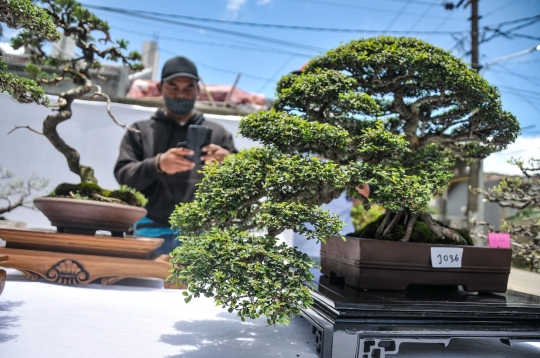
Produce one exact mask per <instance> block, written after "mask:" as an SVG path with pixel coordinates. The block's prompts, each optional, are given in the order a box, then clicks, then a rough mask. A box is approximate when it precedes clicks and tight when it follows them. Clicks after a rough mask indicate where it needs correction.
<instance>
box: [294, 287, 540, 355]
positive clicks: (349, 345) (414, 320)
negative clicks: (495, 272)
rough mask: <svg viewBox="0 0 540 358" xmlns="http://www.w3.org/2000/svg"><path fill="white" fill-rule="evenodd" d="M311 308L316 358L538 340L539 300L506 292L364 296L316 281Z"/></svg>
mask: <svg viewBox="0 0 540 358" xmlns="http://www.w3.org/2000/svg"><path fill="white" fill-rule="evenodd" d="M312 296H313V298H314V300H315V304H314V306H313V307H312V308H310V309H303V310H302V315H303V316H304V317H305V318H306V319H307V320H309V321H310V322H311V324H312V333H313V334H314V335H315V341H316V343H317V353H318V354H319V355H320V356H321V357H322V358H329V357H333V358H348V357H351V358H382V357H385V356H386V355H387V354H396V353H398V351H399V347H400V344H401V343H409V342H410V343H439V344H443V345H445V346H447V345H448V344H449V342H450V340H451V339H452V338H471V339H475V338H477V339H480V338H490V339H500V340H501V341H502V342H503V343H506V344H508V345H511V344H512V343H513V342H534V341H540V296H533V295H529V294H525V293H520V292H515V291H507V292H506V293H505V294H491V293H471V292H465V291H463V290H462V289H461V288H458V287H410V288H409V289H408V290H407V291H406V292H400V291H366V290H358V289H355V288H352V287H349V286H346V285H344V284H343V281H342V280H340V279H339V278H335V277H332V278H329V277H326V276H321V277H319V278H318V282H317V283H316V289H315V290H313V291H312Z"/></svg>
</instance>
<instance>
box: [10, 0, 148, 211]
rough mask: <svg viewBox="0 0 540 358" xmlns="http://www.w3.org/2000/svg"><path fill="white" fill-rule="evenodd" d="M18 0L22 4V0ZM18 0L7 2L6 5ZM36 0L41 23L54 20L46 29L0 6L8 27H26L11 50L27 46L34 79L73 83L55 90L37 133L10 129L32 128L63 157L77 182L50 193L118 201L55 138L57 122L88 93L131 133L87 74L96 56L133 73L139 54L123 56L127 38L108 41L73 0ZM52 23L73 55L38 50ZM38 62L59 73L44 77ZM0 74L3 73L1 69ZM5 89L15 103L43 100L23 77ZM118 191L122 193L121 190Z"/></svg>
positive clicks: (95, 66)
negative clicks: (50, 111)
mask: <svg viewBox="0 0 540 358" xmlns="http://www.w3.org/2000/svg"><path fill="white" fill-rule="evenodd" d="M19 2H20V3H26V2H25V1H19ZM19 2H16V1H12V2H11V3H19ZM28 2H29V1H28ZM40 2H41V3H42V4H43V8H38V9H35V6H34V7H33V9H34V10H35V11H36V13H37V14H39V16H41V19H43V20H41V21H46V24H50V22H52V23H53V24H54V26H53V27H52V28H51V27H50V26H48V27H45V28H42V27H40V26H35V25H32V26H29V25H27V23H26V22H24V21H28V20H27V18H25V17H22V15H21V14H20V13H19V12H18V11H19V10H20V8H19V7H17V6H16V5H13V4H12V5H11V7H10V6H8V7H6V8H1V10H2V11H3V12H2V14H3V15H0V16H2V18H4V19H11V20H10V22H8V24H11V26H14V27H17V26H19V25H22V26H25V27H26V29H25V30H22V31H21V32H19V33H18V34H17V36H16V37H15V38H13V39H12V46H13V47H14V48H15V49H17V48H20V47H21V46H25V47H28V48H30V49H31V51H32V55H31V57H30V59H31V64H30V65H28V66H27V67H26V70H27V72H28V73H30V75H31V76H32V77H33V78H34V80H35V81H37V82H38V83H40V84H45V85H54V84H56V83H58V82H60V81H72V82H73V83H74V84H76V85H77V86H76V87H74V88H72V89H69V90H67V91H65V92H63V93H61V94H60V96H59V98H58V102H57V103H56V104H55V105H53V107H54V110H55V112H54V113H53V114H51V115H49V116H47V118H45V120H44V121H43V129H42V131H39V130H36V129H33V128H31V127H30V126H28V125H21V126H15V128H14V129H13V130H12V131H11V132H13V131H14V130H16V129H19V128H26V129H29V130H31V131H32V132H35V133H38V134H41V135H44V136H45V137H46V138H47V139H48V140H49V141H50V142H51V144H52V145H53V146H54V147H55V148H56V149H57V150H58V151H59V152H60V153H62V154H63V155H64V157H65V158H66V160H67V163H68V166H69V169H70V171H72V172H73V173H75V174H77V175H78V176H79V177H80V179H81V185H78V186H74V185H67V186H66V185H62V186H59V187H57V188H56V190H55V191H54V194H56V195H61V196H66V195H70V196H73V197H89V198H92V199H96V200H104V201H112V202H118V201H119V200H120V201H123V200H122V199H121V198H122V197H124V196H125V195H123V194H120V193H116V192H114V193H113V194H112V195H111V192H110V191H107V190H102V189H101V188H99V187H98V186H97V179H96V177H95V175H94V170H93V168H91V167H89V166H85V165H82V164H81V163H80V160H79V159H80V155H79V153H78V152H77V151H76V150H75V149H74V148H72V147H70V146H69V145H68V144H67V143H66V142H65V141H64V140H63V139H62V138H61V137H60V135H59V134H58V131H57V126H58V125H59V124H60V123H62V122H64V121H66V120H69V119H70V118H71V116H72V109H71V104H72V103H73V101H74V100H76V99H79V98H82V97H83V96H85V95H88V94H90V95H91V96H92V97H102V98H104V99H105V100H106V101H107V102H108V105H107V111H108V113H109V115H110V117H111V118H112V119H113V121H114V122H115V123H116V124H118V125H119V126H121V127H123V128H125V129H127V130H130V131H136V130H135V129H133V128H130V127H128V126H126V125H124V124H121V123H119V122H118V121H117V120H116V119H115V118H114V116H113V115H112V113H111V112H110V98H109V97H108V96H107V95H106V94H105V93H103V92H102V91H101V87H100V86H98V85H96V84H94V83H93V82H92V75H94V76H99V69H100V68H101V67H102V65H101V63H100V61H99V59H106V60H109V61H121V62H122V63H123V64H124V65H126V66H128V67H129V68H131V69H132V70H134V71H138V70H140V69H142V64H141V63H140V59H141V56H140V54H139V53H137V52H136V51H133V52H131V53H129V54H127V55H126V54H124V50H126V49H127V45H128V42H127V41H124V40H117V41H116V42H112V40H111V37H110V34H109V25H108V24H107V22H105V21H103V20H101V19H99V18H98V17H97V16H95V15H94V14H92V13H91V12H89V11H88V10H87V9H85V8H83V7H82V6H81V5H80V4H79V3H77V2H76V1H75V0H41V1H40ZM29 3H31V2H29ZM8 4H10V2H8ZM13 14H17V16H18V17H14V16H13ZM56 27H58V28H59V29H60V30H61V32H62V33H63V36H66V37H71V38H73V40H74V42H75V46H76V48H77V49H78V51H80V53H79V54H77V55H76V57H74V58H65V57H61V56H51V55H50V54H47V53H46V52H45V51H44V49H43V48H44V46H45V44H46V43H47V42H48V41H49V40H52V39H56V38H57V37H55V36H54V34H55V32H54V31H55V28H56ZM53 30H54V31H53ZM51 31H53V32H51ZM96 33H98V34H99V35H100V36H102V37H101V38H99V39H98V40H96V39H95V38H94V37H93V36H94V35H95V34H96ZM96 36H97V35H96ZM40 66H50V67H53V68H57V69H60V70H61V72H62V75H61V76H58V75H56V74H52V75H48V74H47V73H45V72H42V71H41V67H40ZM2 75H5V74H4V73H3V74H2ZM21 81H22V82H21ZM17 83H19V84H21V83H22V84H23V86H26V87H23V88H22V89H19V88H18V87H17ZM28 86H30V87H28ZM11 87H12V90H9V87H8V90H9V92H10V93H12V94H13V95H14V97H15V98H16V99H18V100H19V101H23V102H25V101H26V99H30V100H31V101H35V102H38V103H44V104H46V98H44V97H43V92H42V91H41V90H40V88H36V87H32V86H31V82H29V81H28V80H23V79H20V78H19V79H16V80H15V81H12V84H11ZM29 88H30V89H31V90H32V91H30V92H28V91H27V90H28V89H29ZM21 93H22V94H21ZM11 132H10V133H11ZM123 191H124V192H125V191H126V190H123ZM117 194H118V195H117ZM109 196H111V198H110V199H108V198H107V197H109ZM130 198H131V199H133V200H131V202H129V204H136V205H141V203H140V202H139V200H137V199H134V198H133V197H132V196H130Z"/></svg>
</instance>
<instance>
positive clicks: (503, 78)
mask: <svg viewBox="0 0 540 358" xmlns="http://www.w3.org/2000/svg"><path fill="white" fill-rule="evenodd" d="M495 76H497V77H499V78H500V79H502V80H503V81H504V82H505V83H506V84H508V86H507V87H508V88H511V89H513V90H515V91H519V90H518V89H517V88H515V87H513V86H511V83H510V82H509V81H508V80H507V79H506V78H505V77H504V76H503V75H500V74H497V73H496V72H495ZM518 98H519V99H521V100H522V101H525V102H527V103H528V104H529V105H530V106H531V107H533V108H534V109H535V110H536V111H537V112H538V113H540V108H538V107H537V106H536V105H535V104H534V102H532V101H531V100H530V99H528V98H527V97H524V96H518Z"/></svg>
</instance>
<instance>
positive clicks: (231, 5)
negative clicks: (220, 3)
mask: <svg viewBox="0 0 540 358" xmlns="http://www.w3.org/2000/svg"><path fill="white" fill-rule="evenodd" d="M246 2H247V0H227V10H230V11H236V12H238V11H240V9H241V8H242V7H244V5H245V4H246Z"/></svg>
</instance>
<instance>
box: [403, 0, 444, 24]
mask: <svg viewBox="0 0 540 358" xmlns="http://www.w3.org/2000/svg"><path fill="white" fill-rule="evenodd" d="M433 5H435V3H432V4H431V5H430V6H428V7H427V8H426V10H425V11H424V13H423V14H422V15H421V16H419V17H418V19H417V20H416V22H415V23H414V24H413V25H412V26H411V27H410V29H409V31H412V30H413V29H414V28H415V27H416V25H418V24H419V23H420V21H422V19H423V18H424V17H425V16H426V15H427V14H428V12H430V11H431V8H432V7H433ZM443 21H444V20H443Z"/></svg>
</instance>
